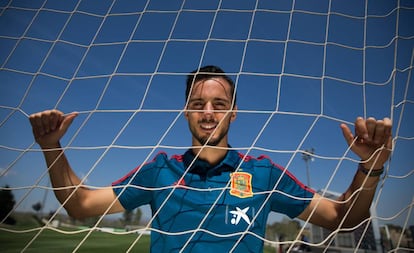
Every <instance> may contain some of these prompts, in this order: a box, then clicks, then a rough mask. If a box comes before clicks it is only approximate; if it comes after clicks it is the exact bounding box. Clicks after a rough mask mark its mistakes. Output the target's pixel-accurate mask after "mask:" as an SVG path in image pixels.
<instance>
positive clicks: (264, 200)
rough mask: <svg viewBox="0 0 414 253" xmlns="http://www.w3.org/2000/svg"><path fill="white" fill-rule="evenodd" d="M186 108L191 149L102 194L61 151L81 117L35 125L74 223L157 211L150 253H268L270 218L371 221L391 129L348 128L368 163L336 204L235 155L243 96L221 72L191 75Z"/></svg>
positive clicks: (384, 123)
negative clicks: (232, 131)
mask: <svg viewBox="0 0 414 253" xmlns="http://www.w3.org/2000/svg"><path fill="white" fill-rule="evenodd" d="M186 98H187V103H186V111H185V117H186V119H187V121H188V125H189V129H190V131H191V133H192V148H191V149H190V150H188V151H187V152H185V153H184V154H183V155H176V156H173V157H171V158H168V157H167V156H166V155H165V154H163V153H161V154H159V155H157V156H156V157H155V158H154V160H153V161H152V162H149V163H147V164H144V165H141V166H140V167H138V168H137V169H135V170H133V171H131V173H129V174H128V175H126V176H125V177H124V178H122V179H120V180H118V181H116V182H114V183H113V185H112V186H111V187H107V188H104V189H99V190H91V189H87V188H86V187H84V186H82V185H80V181H81V180H80V179H79V178H78V177H77V176H76V175H75V173H74V172H73V170H72V169H71V167H70V165H69V162H68V161H67V159H66V157H65V155H64V153H63V151H62V149H61V146H60V143H59V140H60V139H61V137H62V136H63V135H64V134H65V132H66V130H67V129H68V127H69V126H70V124H71V123H72V121H73V120H74V118H75V117H76V113H71V114H68V115H64V114H63V113H62V112H60V111H57V110H51V111H44V112H40V113H36V114H33V115H31V116H30V122H31V124H32V127H33V133H34V137H35V139H36V141H37V143H38V144H39V145H40V147H41V148H42V150H43V153H44V156H45V159H46V163H47V166H48V168H49V173H50V178H51V181H52V184H53V187H55V188H58V189H56V190H55V194H56V197H57V198H58V200H59V201H60V202H61V203H64V207H65V208H66V210H67V212H68V213H69V215H71V216H73V217H75V218H83V217H89V216H96V215H101V214H103V213H106V212H108V213H115V212H122V211H124V210H125V209H130V210H132V209H134V208H136V207H138V206H140V205H143V204H150V206H151V210H152V213H153V221H152V228H153V231H152V233H151V250H152V252H176V251H180V250H183V251H185V252H201V251H202V252H229V251H232V250H234V251H235V252H260V251H262V250H263V240H261V238H263V237H264V234H265V229H266V221H267V217H268V214H269V212H271V211H275V212H280V213H284V214H286V215H288V216H289V217H291V218H295V217H297V218H299V219H302V220H309V221H310V222H311V223H313V224H316V225H319V226H323V227H326V228H328V229H337V228H339V227H353V226H355V225H357V224H359V223H360V222H361V221H363V220H364V219H366V218H367V217H368V216H369V207H370V205H371V202H372V199H373V196H374V194H375V189H376V185H377V183H378V181H379V176H380V175H381V173H382V171H383V165H384V163H385V162H386V161H387V160H388V158H389V155H390V150H391V148H392V137H391V127H392V124H391V121H390V119H388V118H385V119H383V120H376V119H374V118H369V119H363V118H357V120H356V121H355V135H354V134H353V133H352V132H351V130H350V129H349V128H348V126H346V125H345V124H342V125H341V129H342V132H343V135H344V138H345V140H346V141H347V143H348V144H349V145H350V146H351V149H352V150H353V152H354V153H356V154H357V155H358V156H359V157H360V158H361V163H360V165H359V166H358V169H357V170H356V173H355V176H354V178H353V181H352V182H351V184H350V186H349V188H348V189H347V190H346V191H345V192H344V194H343V195H342V196H341V197H340V198H339V201H330V200H328V199H325V198H322V197H321V196H320V195H318V194H317V193H315V192H314V191H312V190H311V189H309V188H307V187H306V186H304V185H303V184H301V183H300V182H299V181H298V180H297V179H296V178H295V177H294V176H293V175H291V174H290V173H289V172H288V171H286V170H285V169H283V168H281V167H280V166H278V165H275V164H274V163H273V162H272V161H271V160H270V159H268V158H266V157H258V158H254V157H250V156H245V155H242V154H240V153H238V152H237V151H235V150H233V149H232V148H231V146H230V145H229V143H228V130H229V127H230V124H231V122H233V121H234V120H235V119H236V113H237V106H236V92H235V87H234V83H233V81H232V80H231V79H230V78H229V77H228V76H226V75H225V73H224V72H223V71H222V70H221V69H220V68H218V67H215V66H206V67H203V68H201V69H199V70H198V71H194V72H192V73H191V74H190V75H189V76H188V79H187V89H186ZM67 186H78V187H67ZM59 187H66V188H62V189H59ZM360 189H362V190H360Z"/></svg>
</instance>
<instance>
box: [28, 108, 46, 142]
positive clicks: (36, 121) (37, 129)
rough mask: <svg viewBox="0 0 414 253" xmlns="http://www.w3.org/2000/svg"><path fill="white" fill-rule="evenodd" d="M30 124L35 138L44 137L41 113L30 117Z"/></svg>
mask: <svg viewBox="0 0 414 253" xmlns="http://www.w3.org/2000/svg"><path fill="white" fill-rule="evenodd" d="M29 119H30V124H31V125H32V129H33V134H34V135H35V136H42V135H44V130H43V124H42V119H41V113H35V114H32V115H31V116H30V118H29Z"/></svg>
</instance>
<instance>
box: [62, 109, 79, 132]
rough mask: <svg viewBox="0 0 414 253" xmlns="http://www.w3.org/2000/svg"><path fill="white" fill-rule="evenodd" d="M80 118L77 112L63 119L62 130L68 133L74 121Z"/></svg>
mask: <svg viewBox="0 0 414 253" xmlns="http://www.w3.org/2000/svg"><path fill="white" fill-rule="evenodd" d="M77 116H78V113H77V112H72V113H69V114H68V115H65V116H64V117H63V120H62V123H61V124H60V130H61V131H63V132H66V131H67V130H68V128H69V126H70V125H71V124H72V122H73V120H74V119H75V118H76V117H77Z"/></svg>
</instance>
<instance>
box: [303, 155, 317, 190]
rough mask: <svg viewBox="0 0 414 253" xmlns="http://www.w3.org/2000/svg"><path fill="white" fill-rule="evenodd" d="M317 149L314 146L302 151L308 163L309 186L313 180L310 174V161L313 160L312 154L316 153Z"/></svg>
mask: <svg viewBox="0 0 414 253" xmlns="http://www.w3.org/2000/svg"><path fill="white" fill-rule="evenodd" d="M314 152H315V149H314V148H310V149H306V150H305V152H303V153H302V159H303V161H305V164H306V177H307V180H308V182H307V184H308V187H309V188H310V187H311V182H310V174H309V162H311V161H312V160H313V157H312V155H313V154H314Z"/></svg>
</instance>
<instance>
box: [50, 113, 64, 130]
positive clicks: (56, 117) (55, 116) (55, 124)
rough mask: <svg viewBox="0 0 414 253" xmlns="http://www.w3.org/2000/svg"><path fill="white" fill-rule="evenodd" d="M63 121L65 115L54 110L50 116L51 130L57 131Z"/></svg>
mask: <svg viewBox="0 0 414 253" xmlns="http://www.w3.org/2000/svg"><path fill="white" fill-rule="evenodd" d="M62 119H63V113H62V112H60V111H58V110H52V111H51V112H50V116H49V125H50V130H51V131H55V130H56V129H58V128H59V125H60V123H61V122H62Z"/></svg>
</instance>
